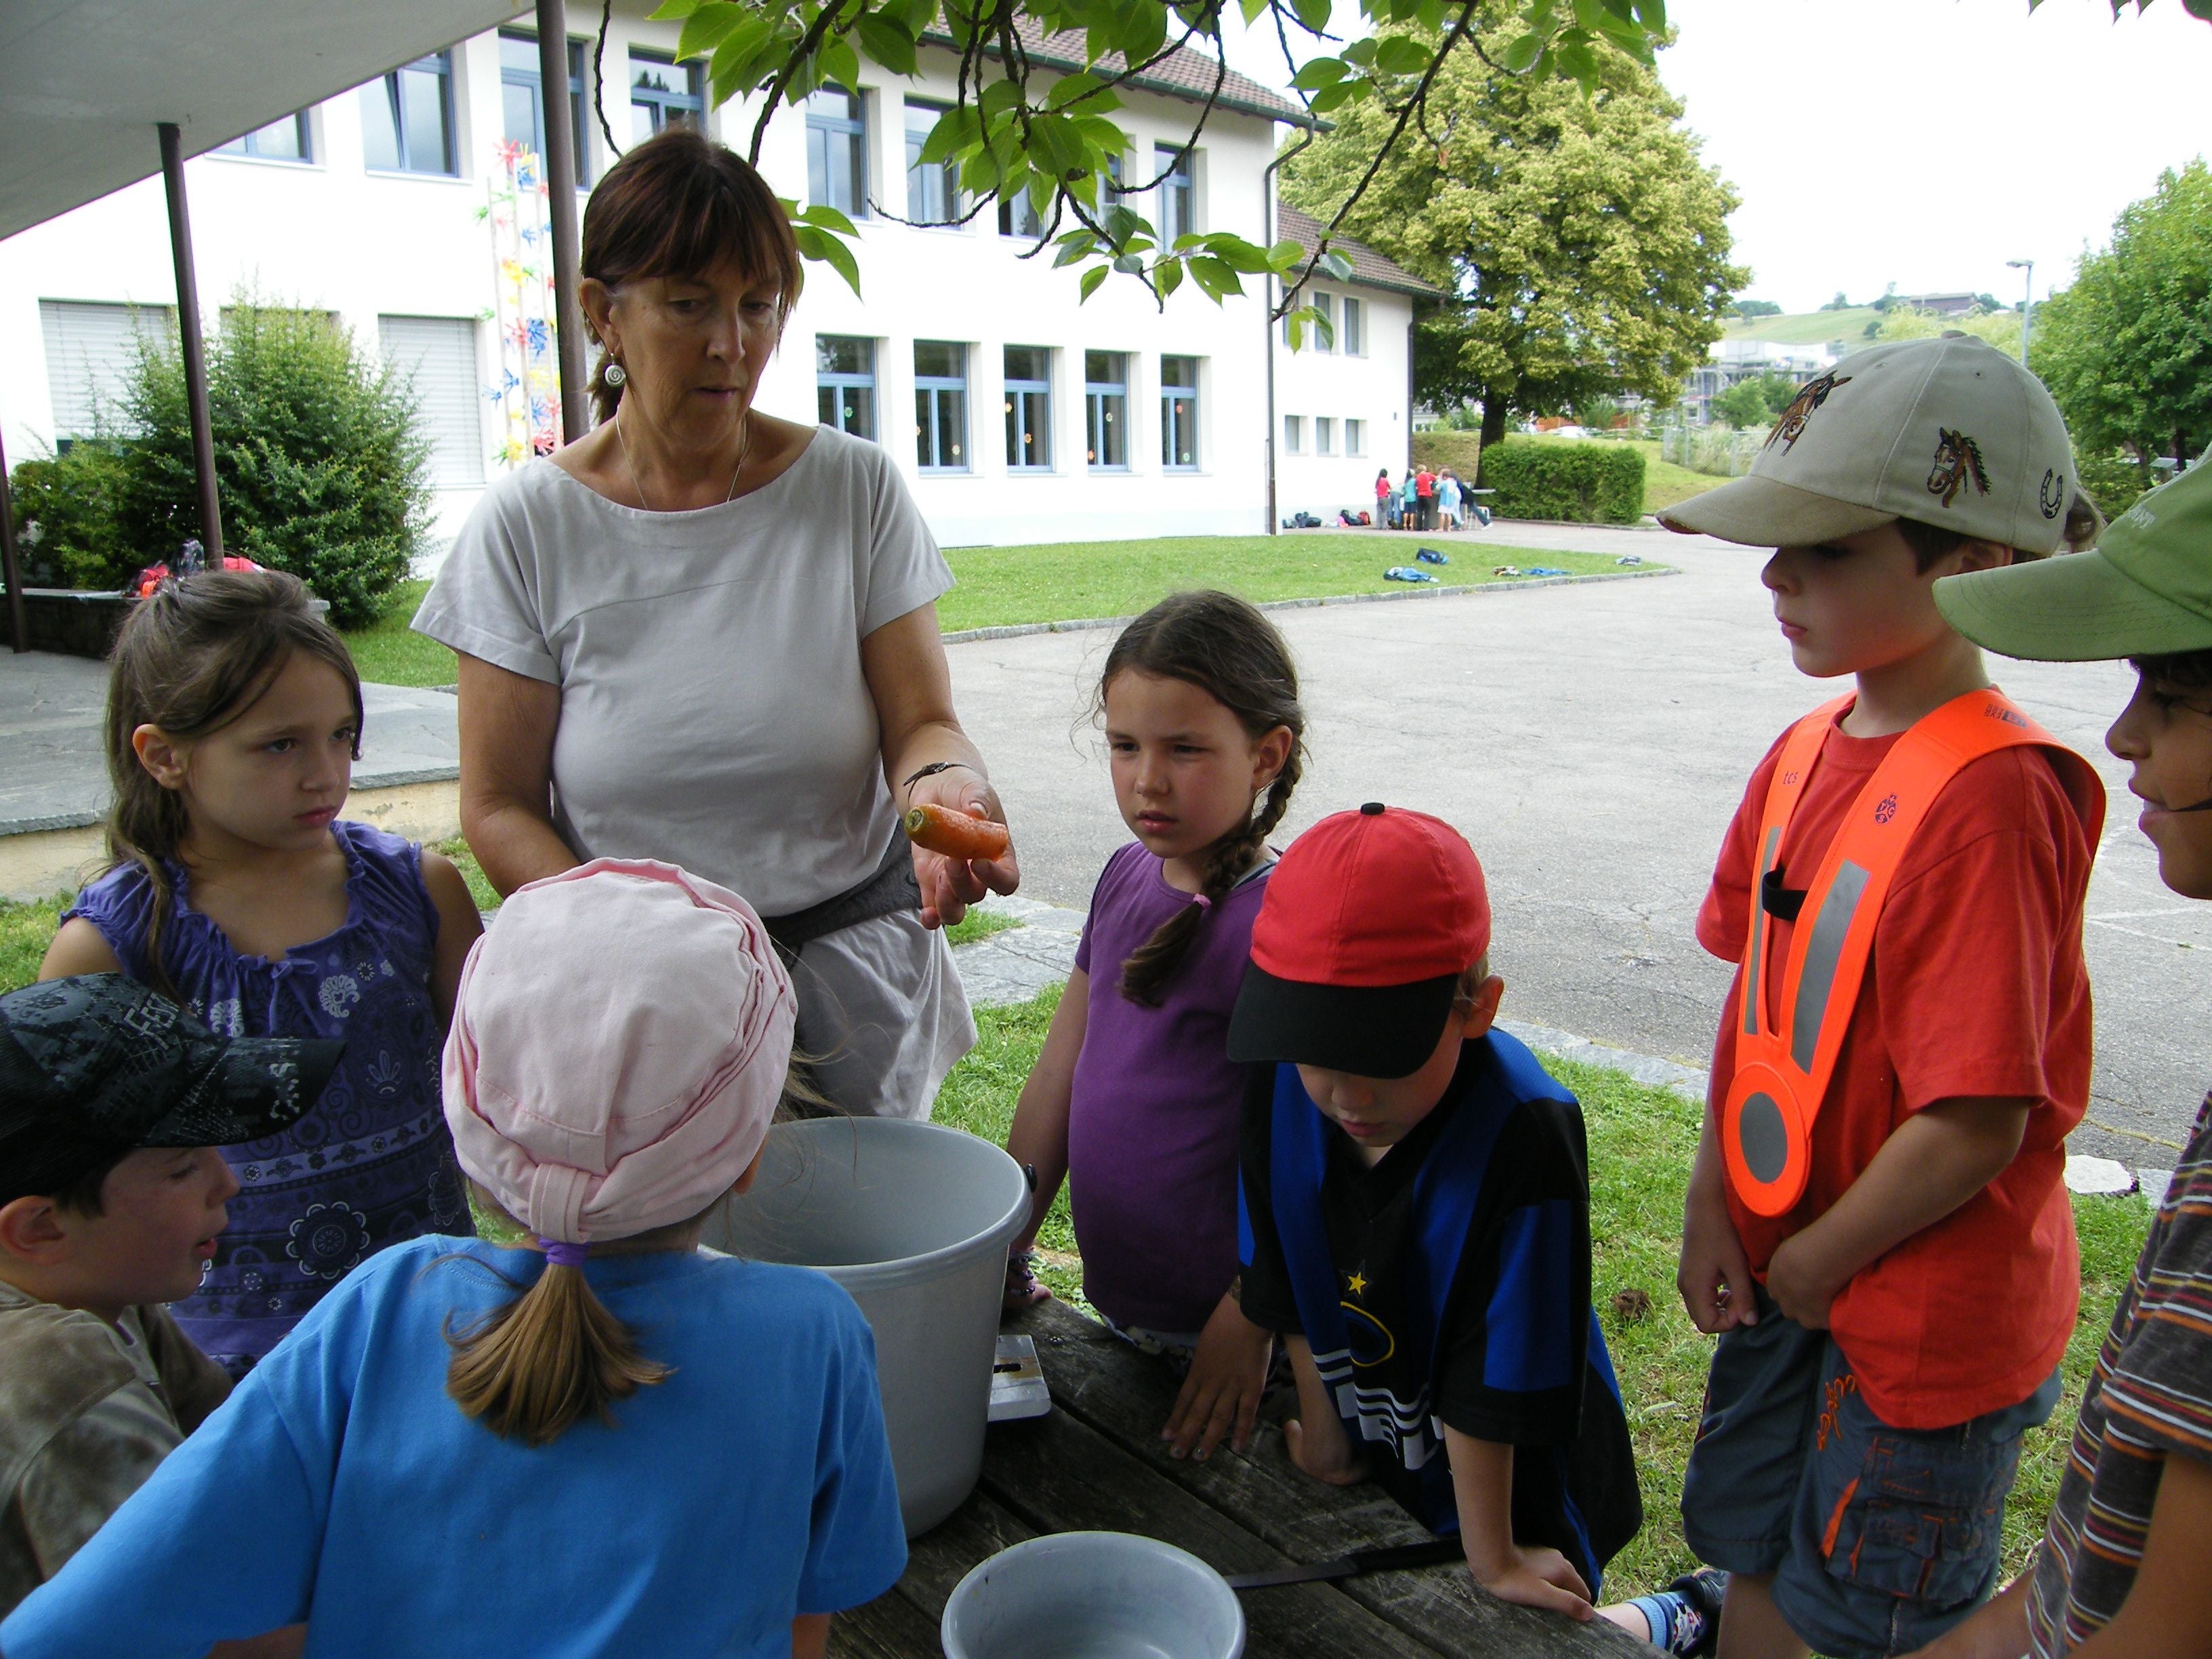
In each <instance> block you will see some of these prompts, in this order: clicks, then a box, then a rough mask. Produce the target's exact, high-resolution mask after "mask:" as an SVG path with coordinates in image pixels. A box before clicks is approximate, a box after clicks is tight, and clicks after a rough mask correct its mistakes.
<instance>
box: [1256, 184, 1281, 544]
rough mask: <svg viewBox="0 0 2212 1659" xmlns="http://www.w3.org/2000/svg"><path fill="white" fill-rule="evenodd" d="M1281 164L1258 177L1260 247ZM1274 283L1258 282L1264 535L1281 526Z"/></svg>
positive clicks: (1267, 234)
mask: <svg viewBox="0 0 2212 1659" xmlns="http://www.w3.org/2000/svg"><path fill="white" fill-rule="evenodd" d="M1282 164H1283V158H1282V157H1281V156H1279V155H1278V156H1277V157H1276V158H1275V159H1274V160H1273V161H1270V162H1268V163H1267V167H1266V168H1265V170H1263V171H1262V172H1261V174H1260V246H1261V247H1273V246H1274V245H1275V169H1276V168H1277V167H1280V166H1282ZM1276 287H1277V283H1276V281H1275V279H1274V277H1273V276H1263V277H1261V279H1260V345H1261V349H1262V351H1263V352H1264V353H1265V354H1266V362H1267V436H1266V438H1265V439H1264V440H1263V441H1261V445H1260V462H1261V467H1262V468H1263V469H1264V470H1265V471H1266V472H1267V533H1268V534H1269V535H1270V536H1273V535H1275V534H1276V533H1278V532H1279V531H1280V529H1281V527H1282V526H1281V523H1280V521H1279V520H1278V519H1277V517H1276V515H1275V319H1274V317H1273V312H1274V309H1275V289H1276Z"/></svg>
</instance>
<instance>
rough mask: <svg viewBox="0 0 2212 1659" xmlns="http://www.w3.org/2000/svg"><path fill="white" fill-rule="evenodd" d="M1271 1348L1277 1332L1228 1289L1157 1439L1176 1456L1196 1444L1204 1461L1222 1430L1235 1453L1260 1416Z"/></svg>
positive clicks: (1249, 1440) (1208, 1323)
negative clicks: (1247, 1315) (1249, 1312)
mask: <svg viewBox="0 0 2212 1659" xmlns="http://www.w3.org/2000/svg"><path fill="white" fill-rule="evenodd" d="M1274 1348H1275V1334H1274V1333H1273V1331H1267V1330H1262V1329H1261V1328H1260V1327H1259V1326H1257V1325H1255V1324H1254V1323H1253V1322H1251V1321H1250V1320H1249V1319H1247V1318H1245V1317H1244V1310H1243V1308H1241V1307H1239V1306H1238V1305H1237V1292H1236V1290H1235V1289H1234V1287H1231V1290H1230V1291H1228V1292H1227V1293H1226V1294H1225V1295H1224V1296H1223V1297H1222V1298H1221V1300H1220V1302H1219V1303H1218V1304H1217V1305H1216V1306H1215V1308H1214V1310H1213V1312H1212V1315H1211V1316H1209V1317H1208V1318H1207V1320H1206V1328H1205V1329H1204V1330H1203V1331H1200V1333H1199V1336H1198V1352H1197V1353H1196V1354H1195V1355H1194V1356H1193V1357H1192V1359H1191V1362H1190V1375H1189V1376H1186V1377H1184V1378H1183V1380H1182V1393H1180V1394H1178V1395H1176V1402H1175V1410H1174V1411H1172V1412H1170V1413H1169V1414H1168V1423H1167V1426H1166V1427H1165V1428H1164V1429H1162V1430H1161V1431H1160V1438H1161V1439H1163V1440H1169V1441H1173V1442H1174V1445H1173V1446H1172V1448H1171V1450H1172V1451H1173V1453H1174V1455H1176V1456H1177V1457H1188V1456H1189V1455H1191V1454H1192V1449H1193V1448H1194V1447H1195V1448H1196V1449H1197V1455H1198V1460H1199V1462H1201V1463H1202V1462H1205V1461H1206V1457H1207V1455H1209V1454H1210V1453H1212V1450H1213V1449H1214V1448H1215V1447H1216V1446H1218V1445H1219V1444H1220V1443H1221V1437H1222V1436H1223V1435H1228V1436H1229V1437H1230V1441H1229V1443H1230V1444H1231V1446H1233V1447H1235V1448H1236V1449H1237V1450H1238V1451H1243V1449H1245V1448H1246V1447H1247V1446H1249V1445H1250V1444H1251V1443H1252V1424H1253V1420H1254V1419H1255V1418H1257V1417H1258V1416H1259V1414H1260V1396H1261V1394H1262V1393H1264V1392H1265V1391H1266V1389H1267V1361H1268V1359H1269V1358H1270V1357H1271V1356H1272V1355H1273V1352H1274Z"/></svg>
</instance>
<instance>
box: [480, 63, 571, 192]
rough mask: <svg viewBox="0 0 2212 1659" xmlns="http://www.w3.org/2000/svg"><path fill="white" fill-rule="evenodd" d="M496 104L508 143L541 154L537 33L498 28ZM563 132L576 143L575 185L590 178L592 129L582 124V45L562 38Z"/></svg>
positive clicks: (542, 101)
mask: <svg viewBox="0 0 2212 1659" xmlns="http://www.w3.org/2000/svg"><path fill="white" fill-rule="evenodd" d="M499 108H500V121H501V132H502V136H503V137H506V139H507V141H508V142H509V143H516V144H520V145H521V146H522V147H523V149H526V150H531V151H533V152H534V153H536V154H537V155H544V154H545V77H544V76H543V75H542V74H540V73H539V69H538V37H537V36H536V35H534V34H526V33H524V32H523V31H522V30H520V29H501V31H500V32H499ZM568 122H569V127H568V131H569V132H570V134H571V135H572V136H573V137H574V139H575V143H576V185H577V188H579V189H581V188H583V187H584V186H585V185H588V184H590V183H591V181H592V130H591V129H590V128H589V127H588V126H586V125H585V123H584V43H583V42H582V41H581V40H570V41H569V42H568Z"/></svg>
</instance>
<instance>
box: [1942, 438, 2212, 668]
mask: <svg viewBox="0 0 2212 1659" xmlns="http://www.w3.org/2000/svg"><path fill="white" fill-rule="evenodd" d="M1936 609H1937V610H1939V611H1942V613H1943V619H1944V621H1946V622H1948V623H1950V624H1951V626H1952V627H1954V628H1955V629H1958V630H1959V632H1960V633H1961V634H1964V635H1966V637H1967V638H1968V639H1970V640H1972V641H1974V643H1975V644H1977V645H1983V646H1987V647H1989V648H1990V650H1992V651H1996V652H2001V653H2003V654H2004V655H2006V656H2008V657H2026V658H2028V659H2032V660H2035V661H2039V662H2091V661H2096V660H2100V659H2105V658H2110V657H2163V656H2168V655H2171V654H2172V653H2175V652H2178V651H2212V461H2207V460H2200V461H2199V462H2197V465H2195V466H2193V467H2191V468H2190V470H2189V471H2186V472H2185V473H2183V474H2182V475H2181V476H2180V477H2178V478H2176V479H2175V480H2173V482H2172V483H2168V484H2162V485H2160V487H2159V488H2158V489H2154V490H2153V491H2151V493H2150V494H2149V495H2146V496H2144V497H2143V498H2142V500H2141V501H2137V502H2136V504H2135V506H2134V507H2130V509H2129V510H2128V511H2127V512H2125V513H2122V514H2121V515H2120V516H2119V517H2118V519H2116V520H2113V522H2112V525H2111V526H2110V527H2108V528H2107V529H2106V532H2105V534H2104V537H2103V538H2102V539H2101V540H2100V541H2099V542H2098V544H2097V546H2096V549H2095V550H2094V551H2093V552H2088V553H2076V554H2073V555H2070V556H2068V557H2065V558H2061V559H2042V560H2038V561H2037V562H2034V563H2033V564H2017V565H2008V566H2005V567H2003V568H2000V569H1996V570H1977V571H1973V572H1971V573H1970V574H1966V575H1963V576H1946V577H1944V578H1943V579H1942V580H1941V581H1939V582H1937V583H1936Z"/></svg>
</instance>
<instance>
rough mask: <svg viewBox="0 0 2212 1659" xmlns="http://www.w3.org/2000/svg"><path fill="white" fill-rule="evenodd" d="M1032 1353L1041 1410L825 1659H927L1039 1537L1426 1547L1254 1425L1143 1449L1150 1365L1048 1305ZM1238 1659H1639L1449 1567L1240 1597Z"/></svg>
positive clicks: (1285, 1546)
mask: <svg viewBox="0 0 2212 1659" xmlns="http://www.w3.org/2000/svg"><path fill="white" fill-rule="evenodd" d="M1005 1328H1006V1330H1007V1331H1009V1332H1014V1333H1019V1334H1025V1335H1028V1336H1030V1337H1032V1338H1034V1339H1035V1340H1036V1346H1037V1356H1038V1358H1039V1359H1040V1360H1041V1361H1042V1364H1043V1366H1044V1374H1045V1381H1046V1382H1047V1383H1048V1384H1049V1385H1050V1386H1051V1389H1052V1399H1053V1409H1052V1410H1051V1411H1050V1412H1049V1413H1047V1414H1046V1415H1045V1416H1043V1417H1041V1418H1036V1419H1031V1420H1030V1421H1027V1422H1017V1423H1002V1424H997V1425H993V1427H992V1428H991V1430H990V1432H989V1435H988V1437H987V1439H986V1441H985V1444H984V1451H983V1478H982V1482H981V1486H979V1487H978V1488H977V1490H976V1492H975V1495H974V1496H973V1497H971V1498H969V1500H968V1501H967V1503H965V1504H963V1505H962V1506H961V1507H960V1508H959V1509H958V1510H955V1511H954V1512H953V1514H952V1516H951V1518H950V1519H949V1520H947V1521H946V1522H945V1523H944V1524H943V1525H941V1526H939V1527H937V1528H934V1529H933V1530H932V1531H930V1532H928V1533H927V1534H923V1535H922V1536H921V1537H920V1538H917V1539H915V1540H914V1541H913V1542H912V1544H911V1545H910V1547H909V1556H908V1565H907V1571H906V1576H905V1577H902V1578H901V1579H900V1580H899V1582H898V1584H897V1586H896V1588H895V1589H892V1590H891V1591H890V1593H889V1594H888V1595H884V1596H882V1597H880V1598H878V1600H876V1601H871V1602H869V1603H868V1604H867V1605H866V1606H865V1607H857V1608H855V1609H854V1610H853V1611H852V1612H851V1613H846V1614H843V1615H841V1616H840V1617H839V1618H838V1619H837V1620H835V1621H834V1623H833V1625H832V1626H831V1631H830V1638H829V1651H830V1653H831V1654H832V1655H833V1656H839V1659H937V1656H938V1655H939V1653H940V1652H941V1648H940V1646H939V1641H938V1621H939V1619H940V1618H941V1617H942V1616H943V1614H944V1612H945V1601H946V1600H947V1598H949V1597H950V1596H951V1594H952V1589H953V1587H954V1586H955V1585H957V1583H959V1582H960V1580H961V1579H962V1578H963V1577H965V1576H966V1575H967V1572H968V1570H969V1568H971V1567H973V1566H975V1565H976V1564H977V1563H978V1562H980V1561H982V1560H983V1559H986V1558H987V1557H988V1556H991V1555H994V1554H995V1553H998V1552H999V1551H1000V1550H1002V1549H1005V1548H1006V1547H1008V1546H1009V1545H1012V1544H1018V1543H1020V1542H1021V1541H1023V1540H1024V1539H1026V1538H1033V1537H1036V1536H1037V1535H1039V1534H1044V1533H1054V1532H1076V1531H1085V1530H1091V1529H1100V1528H1103V1529H1106V1530H1111V1531H1115V1532H1132V1533H1140V1534H1144V1535H1146V1536H1147V1537H1151V1538H1158V1539H1161V1540H1164V1541H1166V1542H1168V1543H1170V1544H1174V1545H1176V1546H1178V1547H1181V1548H1183V1549H1186V1550H1188V1551H1189V1552H1190V1553H1192V1554H1194V1555H1195V1556H1197V1557H1198V1558H1199V1559H1200V1560H1202V1561H1206V1562H1208V1563H1210V1564H1211V1565H1213V1566H1215V1567H1216V1568H1218V1569H1219V1570H1220V1571H1223V1572H1259V1571H1267V1569H1269V1568H1274V1567H1282V1566H1288V1565H1292V1564H1294V1563H1303V1562H1310V1561H1322V1560H1328V1559H1332V1558H1334V1557H1336V1556H1340V1555H1342V1554H1344V1553H1346V1552H1347V1551H1350V1550H1354V1549H1366V1548H1371V1547H1379V1546H1385V1545H1392V1544H1407V1543H1415V1542H1419V1541H1422V1540H1425V1539H1426V1538H1427V1537H1428V1536H1429V1534H1428V1533H1427V1532H1426V1530H1425V1529H1424V1528H1422V1527H1421V1525H1420V1524H1419V1522H1416V1521H1415V1520H1413V1517H1412V1516H1409V1515H1407V1513H1406V1512H1405V1510H1401V1508H1399V1507H1398V1505H1397V1504H1395V1503H1394V1502H1393V1501H1392V1500H1391V1499H1390V1498H1388V1497H1386V1496H1385V1495H1384V1494H1383V1492H1382V1491H1381V1489H1380V1488H1378V1487H1376V1486H1370V1485H1361V1486H1324V1485H1323V1484H1322V1483H1321V1482H1320V1481H1317V1480H1311V1479H1310V1478H1308V1477H1307V1476H1305V1475H1304V1474H1300V1473H1299V1472H1298V1471H1297V1469H1296V1468H1292V1467H1291V1462H1290V1458H1289V1456H1288V1455H1287V1454H1286V1453H1285V1450H1284V1448H1283V1436H1282V1431H1281V1430H1280V1429H1279V1428H1277V1427H1275V1426H1274V1425H1268V1424H1263V1425H1261V1429H1260V1431H1259V1432H1258V1433H1257V1434H1256V1435H1255V1437H1254V1438H1253V1443H1252V1446H1251V1449H1250V1450H1249V1452H1245V1453H1237V1452H1233V1451H1231V1450H1230V1449H1228V1447H1227V1446H1223V1447H1222V1448H1221V1449H1219V1450H1218V1451H1216V1452H1215V1453H1214V1454H1213V1455H1212V1457H1211V1458H1209V1459H1207V1460H1206V1462H1203V1463H1200V1462H1189V1461H1182V1462H1179V1461H1177V1460H1176V1459H1175V1458H1173V1457H1170V1455H1168V1450H1167V1448H1166V1446H1165V1444H1164V1443H1163V1442H1162V1441H1161V1440H1160V1438H1159V1431H1160V1425H1162V1424H1163V1423H1164V1422H1165V1421H1166V1420H1167V1414H1168V1411H1169V1409H1170V1407H1172V1405H1173V1404H1174V1401H1175V1395H1176V1386H1175V1383H1173V1381H1172V1380H1171V1379H1170V1376H1169V1375H1168V1372H1167V1370H1166V1368H1165V1367H1164V1365H1162V1364H1159V1363H1158V1361H1156V1360H1152V1359H1150V1358H1146V1356H1144V1355H1142V1354H1139V1353H1138V1352H1136V1351H1135V1350H1134V1349H1133V1348H1131V1347H1130V1346H1128V1345H1127V1343H1124V1342H1122V1341H1121V1340H1119V1339H1118V1338H1116V1337H1115V1336H1114V1335H1113V1334H1111V1333H1109V1331H1108V1330H1107V1329H1106V1328H1104V1327H1103V1326H1102V1325H1100V1324H1098V1323H1097V1322H1095V1321H1092V1320H1090V1319H1086V1318H1085V1317H1083V1316H1081V1315H1079V1314H1077V1313H1075V1312H1073V1311H1072V1310H1069V1309H1068V1308H1067V1306H1066V1304H1063V1303H1061V1302H1059V1301H1057V1300H1055V1301H1051V1302H1047V1303H1045V1304H1042V1305H1041V1306H1039V1307H1036V1308H1034V1309H1030V1310H1028V1311H1026V1312H1024V1313H1022V1314H1019V1315H1016V1316H1011V1317H1009V1318H1008V1320H1007V1322H1006V1327H1005ZM1240 1599H1241V1600H1242V1601H1243V1606H1244V1619H1245V1623H1246V1625H1247V1626H1248V1628H1249V1635H1248V1636H1247V1638H1246V1640H1245V1646H1244V1652H1245V1654H1246V1656H1247V1659H1332V1656H1337V1655H1343V1656H1346V1659H1436V1656H1439V1655H1451V1656H1453V1659H1473V1656H1487V1655H1513V1656H1521V1655H1528V1656H1535V1659H1571V1656H1582V1655H1609V1656H1613V1659H1623V1656H1630V1655H1638V1654H1641V1655H1645V1656H1649V1655H1650V1654H1651V1653H1652V1652H1653V1650H1652V1649H1651V1648H1650V1647H1649V1646H1647V1645H1646V1644H1643V1643H1641V1642H1638V1641H1635V1640H1633V1639H1632V1638H1630V1637H1629V1636H1628V1635H1627V1634H1626V1632H1622V1631H1621V1630H1620V1629H1618V1628H1617V1627H1616V1626H1612V1625H1609V1624H1607V1623H1606V1622H1605V1621H1604V1620H1595V1621H1593V1622H1592V1623H1590V1624H1588V1625H1577V1624H1574V1623H1572V1622H1571V1621H1569V1620H1565V1619H1562V1618H1559V1616H1557V1615H1556V1614H1550V1613H1537V1612H1535V1611H1534V1610H1532V1609H1530V1608H1527V1607H1511V1606H1509V1605H1507V1604H1506V1603H1504V1602H1502V1601H1498V1600H1496V1599H1495V1598H1494V1597H1492V1596H1490V1595H1486V1594H1485V1593H1484V1592H1482V1591H1481V1590H1480V1589H1476V1588H1475V1586H1474V1582H1473V1581H1472V1580H1471V1579H1469V1578H1468V1576H1467V1571H1466V1568H1465V1567H1464V1566H1463V1565H1462V1566H1448V1567H1427V1568H1423V1569H1420V1570H1418V1571H1409V1572H1383V1573H1372V1574H1369V1575H1367V1576H1364V1577H1357V1578H1348V1579H1340V1580H1337V1581H1335V1582H1334V1583H1305V1584H1292V1585H1287V1586H1284V1587H1282V1588H1279V1589H1260V1590H1247V1591H1245V1592H1243V1595H1242V1596H1241V1598H1240Z"/></svg>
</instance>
